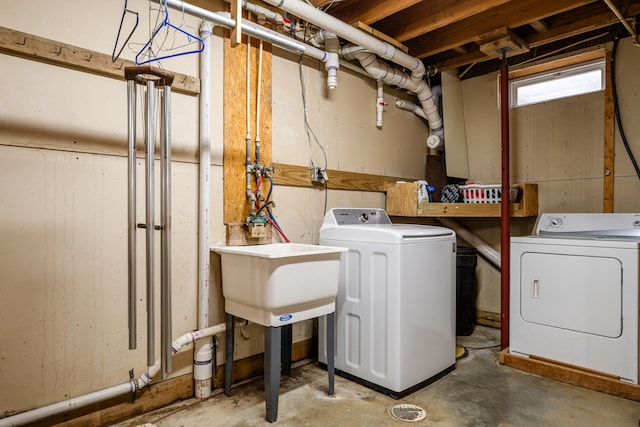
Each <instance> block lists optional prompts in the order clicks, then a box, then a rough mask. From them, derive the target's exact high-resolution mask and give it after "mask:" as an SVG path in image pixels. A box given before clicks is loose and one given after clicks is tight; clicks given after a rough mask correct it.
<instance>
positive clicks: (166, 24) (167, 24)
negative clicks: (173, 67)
mask: <svg viewBox="0 0 640 427" xmlns="http://www.w3.org/2000/svg"><path fill="white" fill-rule="evenodd" d="M163 4H164V21H162V23H161V24H160V25H159V26H158V28H156V30H155V31H154V32H153V35H152V36H151V38H150V39H149V41H148V42H147V44H145V45H144V46H143V48H142V49H140V52H138V54H137V55H136V64H137V65H143V64H147V63H149V62H153V61H160V60H162V59H168V58H173V57H176V56H182V55H190V54H192V53H199V52H202V51H203V50H204V40H202V39H201V38H200V37H198V36H195V35H193V34H191V33H188V32H186V31H185V30H183V29H182V28H179V27H176V26H175V25H173V24H172V23H171V22H169V9H168V8H167V0H164V2H163ZM164 27H170V28H173V29H174V30H176V31H179V32H181V33H182V34H184V35H185V36H187V38H189V39H192V38H193V39H195V40H196V41H198V42H199V43H200V48H199V49H196V50H190V51H187V52H179V53H173V54H171V55H165V56H160V57H157V58H150V59H147V60H146V61H142V62H140V55H142V54H143V53H144V52H145V50H146V49H147V48H148V47H149V46H150V45H151V44H152V43H153V39H154V38H155V37H156V35H157V34H158V33H159V32H160V30H161V29H163V28H164Z"/></svg>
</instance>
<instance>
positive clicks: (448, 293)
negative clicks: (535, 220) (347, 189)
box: [318, 208, 456, 398]
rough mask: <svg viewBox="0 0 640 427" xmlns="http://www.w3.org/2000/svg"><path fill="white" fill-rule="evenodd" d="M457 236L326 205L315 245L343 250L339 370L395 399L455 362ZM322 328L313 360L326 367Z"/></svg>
mask: <svg viewBox="0 0 640 427" xmlns="http://www.w3.org/2000/svg"><path fill="white" fill-rule="evenodd" d="M455 238H456V236H455V233H454V232H453V231H452V230H450V229H447V228H443V227H435V226H428V225H409V224H391V220H390V219H389V217H388V216H387V213H386V212H385V211H384V210H383V209H352V208H345V209H331V210H330V211H329V212H328V213H327V214H326V215H325V219H324V223H323V225H322V227H321V228H320V244H322V245H331V246H339V247H346V248H348V249H349V251H348V252H344V253H343V254H342V260H341V261H342V262H341V263H340V269H341V270H340V279H339V285H338V296H337V300H336V323H335V324H336V333H335V337H336V346H335V349H336V354H335V368H336V373H338V374H339V375H342V376H344V377H347V378H350V379H352V380H355V381H358V382H360V383H362V384H364V385H366V386H369V387H370V388H373V389H375V390H378V391H380V392H383V393H385V394H388V395H390V396H393V397H396V398H399V397H403V396H405V395H407V394H409V393H412V392H414V391H416V390H418V389H420V388H422V387H424V386H425V385H427V384H429V383H430V382H432V381H435V380H436V379H438V378H440V377H441V376H443V375H445V374H446V373H448V372H450V371H451V370H453V369H454V367H455V346H456V334H455V326H456V325H455V303H456V280H455V279H456V278H455V268H456V258H455V257H456V243H455V242H456V240H455ZM325 336H326V330H325V323H324V322H323V321H321V322H320V324H319V341H318V345H319V348H318V357H319V360H320V362H321V363H323V364H326V361H327V352H326V345H325V342H326V339H325Z"/></svg>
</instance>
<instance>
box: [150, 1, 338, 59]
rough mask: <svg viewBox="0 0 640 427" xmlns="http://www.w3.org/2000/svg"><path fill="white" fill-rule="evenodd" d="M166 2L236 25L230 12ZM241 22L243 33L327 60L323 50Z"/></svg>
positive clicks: (202, 15) (228, 25) (195, 14)
mask: <svg viewBox="0 0 640 427" xmlns="http://www.w3.org/2000/svg"><path fill="white" fill-rule="evenodd" d="M153 1H154V2H155V3H158V4H160V3H164V1H165V0H153ZM166 4H167V6H169V7H171V8H173V9H176V10H179V11H184V12H185V13H188V14H190V15H194V16H197V17H200V18H203V19H206V20H208V21H211V22H212V23H213V24H214V25H220V26H222V27H226V28H235V26H236V22H235V21H234V20H233V19H231V14H230V13H229V12H212V11H210V10H206V9H202V8H200V7H197V6H194V5H192V4H189V3H186V2H182V1H181V0H166ZM241 22H242V23H241V26H242V28H241V29H242V32H243V33H245V34H248V35H250V36H252V37H256V38H258V39H261V40H264V41H266V42H269V43H272V44H274V45H276V46H279V47H281V48H283V49H286V50H289V51H291V52H296V53H302V54H304V55H307V56H309V57H311V58H315V59H318V60H320V61H322V62H325V61H326V60H327V53H326V52H324V51H323V50H320V49H318V48H315V47H313V46H309V45H307V44H305V43H302V42H299V41H297V40H294V39H292V38H290V37H286V36H283V35H282V34H280V33H277V32H275V31H273V30H270V29H268V28H264V27H262V26H260V25H258V24H256V23H254V22H251V21H247V20H246V19H243V20H242V21H241Z"/></svg>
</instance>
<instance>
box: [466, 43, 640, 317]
mask: <svg viewBox="0 0 640 427" xmlns="http://www.w3.org/2000/svg"><path fill="white" fill-rule="evenodd" d="M617 61H618V62H617V64H616V71H617V77H618V82H617V83H618V92H619V96H620V106H621V110H622V120H623V124H624V127H625V133H626V134H627V137H628V139H629V141H630V144H631V149H632V151H633V152H634V153H635V155H636V156H638V157H639V160H640V123H639V122H638V121H637V120H635V119H634V117H637V114H638V111H640V99H639V96H638V84H637V75H636V74H637V73H636V70H637V69H638V68H639V67H640V49H638V48H636V47H634V46H633V45H632V44H631V41H630V39H629V38H626V39H623V40H622V41H621V42H620V45H619V48H618V55H617ZM496 77H497V75H496V74H495V73H492V74H488V75H485V76H480V77H476V78H472V79H468V80H464V81H463V82H462V89H463V103H464V118H465V129H466V135H467V147H468V158H469V178H470V179H472V180H474V181H479V182H482V183H484V184H494V183H500V182H501V149H500V112H499V111H498V106H497V81H496V80H497V79H496ZM604 120H605V117H604V92H599V93H593V94H588V95H582V96H577V97H572V98H566V99H561V100H556V101H551V102H545V103H542V104H536V105H530V106H525V107H519V108H515V109H512V110H511V112H510V134H511V146H510V154H511V182H512V183H522V182H531V183H537V184H538V195H539V199H538V204H539V212H602V209H603V179H604ZM615 153H616V155H615V194H614V197H615V203H614V210H615V212H640V185H639V182H638V180H639V179H638V177H637V176H636V175H635V172H634V170H633V168H632V166H631V162H630V161H629V159H628V157H627V154H626V152H625V149H624V147H623V146H622V142H621V139H620V136H619V132H618V130H617V128H616V146H615ZM534 220H535V218H531V219H517V218H516V219H513V220H512V230H511V232H512V235H526V234H530V233H531V230H532V227H533V223H534ZM462 222H464V223H465V224H466V225H467V226H468V227H469V228H471V229H472V230H473V231H474V232H476V233H477V234H478V235H480V236H481V237H482V238H483V239H484V240H486V241H487V242H488V243H490V244H491V245H492V246H493V247H495V248H496V249H499V248H500V222H499V219H467V220H463V221H462ZM477 274H478V276H477V277H478V287H479V295H478V299H477V307H478V309H480V310H485V311H489V312H494V313H499V312H500V274H499V273H498V272H497V271H496V270H495V269H494V267H492V266H491V265H489V264H488V263H487V262H485V261H484V260H483V259H481V258H479V260H478V270H477Z"/></svg>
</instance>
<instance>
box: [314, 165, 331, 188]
mask: <svg viewBox="0 0 640 427" xmlns="http://www.w3.org/2000/svg"><path fill="white" fill-rule="evenodd" d="M310 171H311V182H314V183H316V184H324V183H325V182H327V181H328V180H329V176H328V175H327V170H326V169H325V168H321V167H320V166H314V167H312V168H311V169H310Z"/></svg>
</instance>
